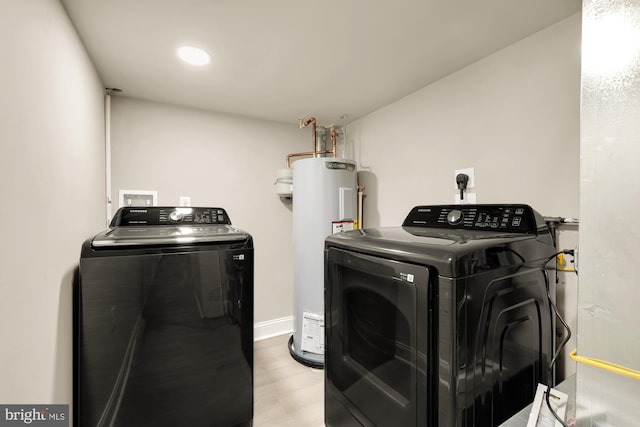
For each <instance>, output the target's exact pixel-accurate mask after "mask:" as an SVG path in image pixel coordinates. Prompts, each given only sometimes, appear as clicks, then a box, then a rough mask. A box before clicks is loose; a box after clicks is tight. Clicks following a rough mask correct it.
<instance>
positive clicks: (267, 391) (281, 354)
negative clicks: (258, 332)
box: [253, 335, 324, 427]
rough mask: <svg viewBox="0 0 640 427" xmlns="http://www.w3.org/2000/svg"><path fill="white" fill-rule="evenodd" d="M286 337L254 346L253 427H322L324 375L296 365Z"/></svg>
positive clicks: (257, 343) (318, 370)
mask: <svg viewBox="0 0 640 427" xmlns="http://www.w3.org/2000/svg"><path fill="white" fill-rule="evenodd" d="M289 336H290V335H280V336H277V337H273V338H269V339H266V340H262V341H257V342H256V343H254V371H253V377H254V415H253V425H254V427H324V371H323V370H321V369H313V368H309V367H306V366H304V365H302V364H300V363H298V362H296V361H295V360H294V359H293V358H292V357H291V355H290V354H289V348H288V346H287V342H288V341H289Z"/></svg>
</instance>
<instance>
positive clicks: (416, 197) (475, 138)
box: [347, 14, 581, 377]
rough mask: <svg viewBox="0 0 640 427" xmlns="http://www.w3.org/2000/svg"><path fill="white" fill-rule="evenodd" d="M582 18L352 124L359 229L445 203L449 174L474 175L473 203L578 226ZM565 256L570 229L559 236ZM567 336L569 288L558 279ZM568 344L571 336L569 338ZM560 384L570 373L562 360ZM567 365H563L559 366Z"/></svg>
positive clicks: (565, 278) (451, 182)
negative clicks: (360, 201)
mask: <svg viewBox="0 0 640 427" xmlns="http://www.w3.org/2000/svg"><path fill="white" fill-rule="evenodd" d="M580 19H581V18H580V15H579V14H578V15H574V16H572V17H570V18H568V19H566V20H564V21H561V22H559V23H557V24H556V25H553V26H551V27H549V28H547V29H544V30H542V31H540V32H539V33H537V34H534V35H532V36H530V37H528V38H526V39H524V40H522V41H520V42H518V43H515V44H513V45H511V46H509V47H507V48H506V49H504V50H502V51H499V52H497V53H495V54H493V55H491V56H489V57H487V58H484V59H482V60H481V61H478V62H476V63H475V64H472V65H470V66H469V67H466V68H464V69H462V70H460V71H458V72H456V73H453V74H451V75H449V76H447V77H445V78H443V79H441V80H440V81H438V82H436V83H434V84H432V85H429V86H427V87H425V88H423V89H422V90H420V91H417V92H415V93H413V94H411V95H409V96H407V97H405V98H403V99H401V100H399V101H397V102H395V103H393V104H391V105H388V106H386V107H384V108H382V109H381V110H379V111H377V112H375V113H373V114H370V115H368V116H366V117H364V118H362V119H361V120H358V121H357V122H356V123H354V124H352V125H350V126H349V127H348V131H347V140H348V146H349V144H351V147H350V148H351V152H352V153H353V154H354V155H355V159H356V160H357V162H358V164H359V167H360V174H359V175H360V183H361V184H363V185H365V187H366V188H365V194H366V197H365V214H364V225H365V227H374V226H388V225H397V224H400V223H401V222H402V220H403V219H404V217H405V216H406V214H407V213H408V212H409V210H410V209H411V208H412V207H413V206H415V205H419V204H438V203H453V201H454V196H455V194H456V190H455V188H456V187H455V179H454V176H455V175H454V171H455V170H457V169H464V168H470V167H473V168H475V181H476V188H475V189H474V190H472V191H474V192H475V193H476V196H477V202H478V203H526V204H529V205H531V206H533V207H534V208H535V209H537V210H538V211H539V212H540V213H541V214H542V215H545V216H562V217H579V194H578V190H579V174H580V171H579V164H580V152H579V150H580V37H581V28H580V27H581V20H580ZM559 240H560V247H561V248H563V249H564V248H567V249H573V248H574V247H575V246H576V244H577V230H575V229H574V230H565V231H562V232H561V233H560V236H559ZM558 279H559V284H558V299H559V305H560V308H561V311H562V312H563V313H564V314H565V317H566V319H567V320H568V321H569V324H570V325H571V326H572V329H573V330H574V332H575V327H576V317H577V314H576V304H575V301H576V298H577V297H576V294H577V280H576V276H575V274H574V273H570V272H559V273H558ZM574 336H575V334H574ZM574 347H575V338H574V339H572V341H571V342H570V343H569V345H568V346H567V350H566V351H565V357H564V358H563V360H562V362H561V364H562V365H563V366H561V368H560V374H561V377H563V376H565V375H568V374H571V373H573V372H574V371H575V364H573V363H567V360H568V358H567V355H568V352H569V351H570V350H572V349H573V348H574ZM565 365H566V366H565Z"/></svg>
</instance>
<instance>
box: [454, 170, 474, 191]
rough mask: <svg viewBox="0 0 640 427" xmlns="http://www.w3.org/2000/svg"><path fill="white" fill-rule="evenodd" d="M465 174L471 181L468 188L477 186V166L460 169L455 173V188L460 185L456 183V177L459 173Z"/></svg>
mask: <svg viewBox="0 0 640 427" xmlns="http://www.w3.org/2000/svg"><path fill="white" fill-rule="evenodd" d="M461 173H463V174H465V175H467V176H468V177H469V181H468V182H467V189H469V188H476V168H466V169H458V170H456V171H455V172H454V173H453V184H454V187H453V188H456V189H457V188H458V185H457V184H456V177H457V176H458V174H461Z"/></svg>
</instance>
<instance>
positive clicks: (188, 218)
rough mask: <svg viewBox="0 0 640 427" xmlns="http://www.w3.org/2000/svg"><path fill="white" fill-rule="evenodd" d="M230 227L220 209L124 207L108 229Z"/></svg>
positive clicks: (227, 219)
mask: <svg viewBox="0 0 640 427" xmlns="http://www.w3.org/2000/svg"><path fill="white" fill-rule="evenodd" d="M175 224H184V225H204V224H221V225H231V220H230V219H229V216H228V215H227V212H226V211H225V210H224V209H222V208H192V207H159V206H153V207H135V206H131V207H125V208H120V209H118V211H117V212H116V214H115V215H114V216H113V219H112V220H111V224H110V225H109V226H110V227H126V226H134V225H146V226H149V225H175Z"/></svg>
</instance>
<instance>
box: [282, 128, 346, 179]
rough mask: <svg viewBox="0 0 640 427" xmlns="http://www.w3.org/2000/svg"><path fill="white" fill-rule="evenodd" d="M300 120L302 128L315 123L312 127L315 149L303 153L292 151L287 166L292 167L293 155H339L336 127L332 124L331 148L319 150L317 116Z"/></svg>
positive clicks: (288, 156)
mask: <svg viewBox="0 0 640 427" xmlns="http://www.w3.org/2000/svg"><path fill="white" fill-rule="evenodd" d="M298 120H299V126H300V129H302V128H305V127H307V126H309V125H310V124H311V125H313V126H312V127H311V136H312V137H313V151H306V152H303V153H291V154H288V155H287V167H288V168H290V167H291V159H292V158H293V157H302V156H313V157H314V158H315V157H318V155H319V154H332V155H333V157H334V158H335V157H337V155H336V154H337V145H338V144H337V138H338V131H336V129H335V127H333V126H331V150H321V151H318V144H317V141H316V138H317V128H316V118H315V117H311V118H309V119H308V120H307V121H306V122H304V123H303V122H302V119H298Z"/></svg>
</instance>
